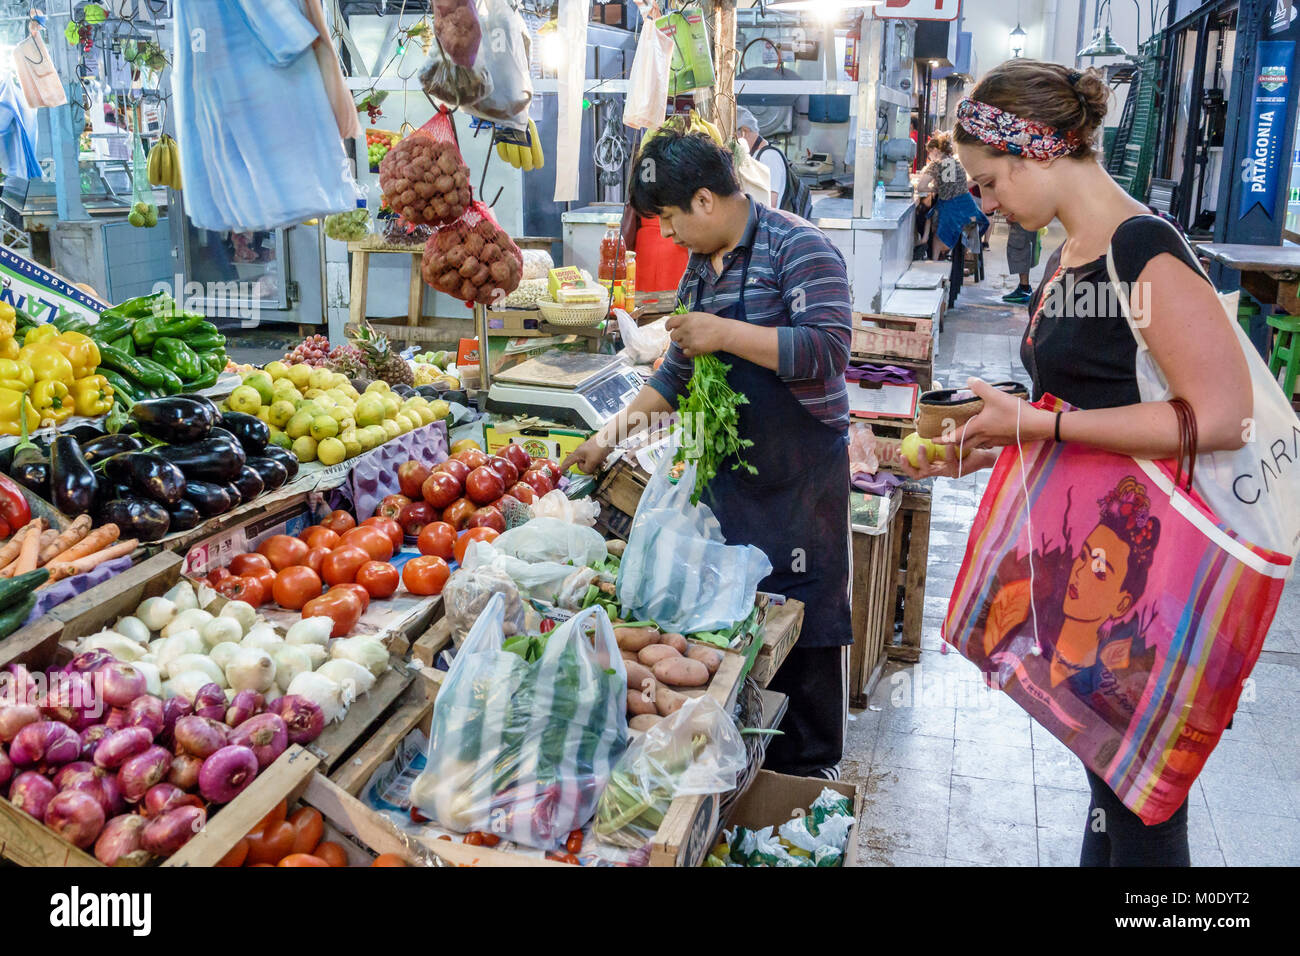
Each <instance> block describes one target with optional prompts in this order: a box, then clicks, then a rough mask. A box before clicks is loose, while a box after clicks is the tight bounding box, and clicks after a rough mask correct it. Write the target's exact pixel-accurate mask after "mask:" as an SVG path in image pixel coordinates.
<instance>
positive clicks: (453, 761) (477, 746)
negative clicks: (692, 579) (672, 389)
mask: <svg viewBox="0 0 1300 956" xmlns="http://www.w3.org/2000/svg"><path fill="white" fill-rule="evenodd" d="M503 607H504V602H503V600H502V599H501V598H500V597H494V598H493V599H492V600H491V601H490V602H489V603H488V606H487V607H486V608H485V609H484V611H483V613H482V614H481V615H479V619H478V621H476V622H475V624H474V628H473V630H472V631H471V632H470V635H469V638H468V639H467V640H466V641H465V644H464V646H463V647H462V648H461V649H460V651H459V653H457V655H456V659H455V661H454V662H453V663H452V665H451V670H450V672H449V673H448V675H447V679H446V680H445V681H444V682H443V686H442V690H441V691H439V693H438V698H437V701H436V702H435V703H434V707H433V720H432V727H431V733H430V735H429V753H428V763H427V766H426V768H425V772H424V773H422V774H421V775H420V776H419V777H418V778H417V779H416V781H415V784H414V786H413V787H412V788H411V803H412V805H413V806H414V807H416V808H417V809H418V810H420V812H421V813H423V814H424V815H425V816H427V817H429V818H431V819H433V820H435V821H437V822H438V823H439V824H440V825H442V826H444V827H447V828H448V829H450V830H455V831H457V832H460V833H465V832H468V831H471V830H481V831H483V832H485V833H491V834H494V835H497V836H499V837H501V838H502V839H503V840H509V841H512V842H515V843H521V844H524V845H527V846H533V847H538V848H540V849H547V850H549V849H553V848H556V847H558V846H560V845H561V844H562V843H563V842H564V840H565V838H566V837H567V836H568V835H569V833H570V832H571V831H573V830H580V829H582V828H583V827H584V826H585V825H586V824H587V821H588V820H590V819H591V815H592V813H593V811H594V810H595V808H596V801H597V800H598V798H599V797H600V793H601V791H602V790H603V789H604V787H605V783H606V781H607V780H608V778H609V773H610V770H611V769H612V767H613V766H614V763H615V762H616V761H617V760H618V759H619V757H620V756H621V755H622V753H623V750H624V748H625V747H626V745H627V718H626V716H625V707H626V706H627V673H626V671H625V670H624V667H623V658H622V656H621V655H620V654H619V650H618V642H617V641H616V640H615V639H614V629H613V628H612V627H611V626H610V623H609V618H608V617H607V616H606V615H605V612H604V611H603V610H602V609H600V608H589V609H588V610H586V611H580V612H579V613H577V614H575V615H574V616H573V617H572V618H570V619H569V620H568V621H565V622H564V623H563V624H561V625H560V626H559V627H557V628H556V629H555V630H554V631H552V632H551V633H550V636H549V638H548V639H547V642H546V650H545V651H544V652H543V654H542V656H541V658H540V659H539V660H537V661H536V662H534V663H531V664H529V663H525V661H524V660H523V658H521V657H519V656H518V655H517V654H512V653H510V652H508V651H504V650H503V649H502V645H503V643H504V640H505V632H504V631H503V629H502V612H503ZM591 626H594V629H595V635H594V641H593V640H591V639H589V638H588V636H587V629H588V627H591Z"/></svg>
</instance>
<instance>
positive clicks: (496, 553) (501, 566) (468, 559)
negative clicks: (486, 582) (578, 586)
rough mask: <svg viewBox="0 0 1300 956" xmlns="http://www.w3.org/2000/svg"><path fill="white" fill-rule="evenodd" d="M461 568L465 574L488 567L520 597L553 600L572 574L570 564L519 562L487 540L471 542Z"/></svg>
mask: <svg viewBox="0 0 1300 956" xmlns="http://www.w3.org/2000/svg"><path fill="white" fill-rule="evenodd" d="M461 567H462V568H463V569H465V570H467V571H473V570H477V569H478V568H492V569H493V570H496V571H500V572H501V573H502V574H505V575H506V576H507V577H509V578H510V580H511V581H513V582H514V583H515V587H517V588H518V589H519V593H520V595H521V596H523V597H528V598H538V599H540V600H543V601H550V600H553V599H554V598H555V597H556V596H557V595H558V594H559V593H560V591H561V589H562V588H563V587H564V582H565V581H566V580H567V579H568V577H569V575H570V574H571V573H573V566H572V565H570V564H557V563H556V562H554V561H522V560H520V559H519V558H516V557H513V556H511V555H509V554H506V553H504V552H502V551H500V550H499V549H497V548H496V547H495V546H494V545H493V544H491V543H489V542H487V541H473V542H471V543H470V546H469V547H468V548H467V549H466V551H465V560H464V561H463V562H462V563H461Z"/></svg>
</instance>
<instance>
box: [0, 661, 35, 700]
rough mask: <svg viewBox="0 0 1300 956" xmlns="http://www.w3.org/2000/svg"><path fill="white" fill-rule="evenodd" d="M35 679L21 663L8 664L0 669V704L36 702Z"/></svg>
mask: <svg viewBox="0 0 1300 956" xmlns="http://www.w3.org/2000/svg"><path fill="white" fill-rule="evenodd" d="M37 696H38V695H37V688H36V680H35V678H33V677H32V674H31V671H29V670H28V669H27V667H26V666H25V665H23V664H10V665H9V666H8V667H6V668H5V669H4V670H3V671H0V705H4V706H19V705H22V704H32V705H35V704H36V703H37V700H36V698H37Z"/></svg>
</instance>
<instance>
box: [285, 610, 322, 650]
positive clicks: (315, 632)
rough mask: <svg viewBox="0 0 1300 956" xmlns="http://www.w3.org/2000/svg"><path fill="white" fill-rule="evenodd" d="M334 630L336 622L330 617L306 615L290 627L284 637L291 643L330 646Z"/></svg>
mask: <svg viewBox="0 0 1300 956" xmlns="http://www.w3.org/2000/svg"><path fill="white" fill-rule="evenodd" d="M333 630H334V622H333V621H332V620H331V619H330V618H328V617H323V616H322V617H304V618H303V619H302V620H301V621H299V622H298V623H297V624H295V625H294V626H293V627H291V628H289V633H288V634H286V635H285V637H284V639H285V640H286V641H288V642H289V643H290V644H319V645H320V646H321V647H328V646H329V640H330V632H331V631H333Z"/></svg>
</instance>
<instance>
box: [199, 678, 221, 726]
mask: <svg viewBox="0 0 1300 956" xmlns="http://www.w3.org/2000/svg"><path fill="white" fill-rule="evenodd" d="M194 713H196V714H198V715H199V716H200V717H207V718H208V719H209V720H215V721H217V722H218V723H220V722H221V721H222V720H224V719H225V717H226V692H225V691H224V690H222V689H221V688H220V687H218V686H217V685H216V684H204V685H203V686H202V687H200V688H199V689H198V692H197V693H196V694H195V695H194Z"/></svg>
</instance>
